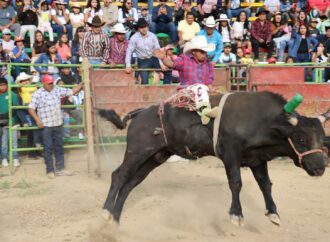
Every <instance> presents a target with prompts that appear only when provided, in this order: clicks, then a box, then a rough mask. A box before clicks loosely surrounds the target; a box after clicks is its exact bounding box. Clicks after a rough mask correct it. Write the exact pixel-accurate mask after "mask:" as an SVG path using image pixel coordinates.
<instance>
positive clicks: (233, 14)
mask: <svg viewBox="0 0 330 242" xmlns="http://www.w3.org/2000/svg"><path fill="white" fill-rule="evenodd" d="M242 11H244V12H245V13H246V17H247V18H249V17H250V16H251V9H249V8H237V9H228V10H227V16H228V18H229V19H230V22H231V19H232V17H238V15H239V14H240V13H241V12H242Z"/></svg>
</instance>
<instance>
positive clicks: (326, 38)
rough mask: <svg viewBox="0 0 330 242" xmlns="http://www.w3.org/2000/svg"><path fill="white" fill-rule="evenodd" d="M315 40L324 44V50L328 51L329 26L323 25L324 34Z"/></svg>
mask: <svg viewBox="0 0 330 242" xmlns="http://www.w3.org/2000/svg"><path fill="white" fill-rule="evenodd" d="M317 40H318V41H319V42H322V43H323V44H324V46H325V49H326V52H327V53H330V26H327V27H325V34H322V35H320V36H319V37H318V38H317Z"/></svg>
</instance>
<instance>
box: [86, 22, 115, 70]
mask: <svg viewBox="0 0 330 242" xmlns="http://www.w3.org/2000/svg"><path fill="white" fill-rule="evenodd" d="M87 24H88V25H89V26H90V27H91V30H90V31H88V32H86V33H85V34H84V36H83V39H82V42H81V48H80V51H81V52H80V56H81V57H86V58H88V61H89V63H90V64H102V65H105V64H106V63H107V61H108V60H109V55H110V40H109V37H108V36H107V35H106V34H104V33H102V30H101V28H102V26H103V25H104V24H105V23H104V22H103V21H102V20H101V18H100V17H99V16H95V17H94V18H93V20H92V23H87Z"/></svg>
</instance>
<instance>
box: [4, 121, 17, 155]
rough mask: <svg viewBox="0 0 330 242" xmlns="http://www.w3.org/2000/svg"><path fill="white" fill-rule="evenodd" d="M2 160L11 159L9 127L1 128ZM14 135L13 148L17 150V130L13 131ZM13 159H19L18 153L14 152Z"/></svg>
mask: <svg viewBox="0 0 330 242" xmlns="http://www.w3.org/2000/svg"><path fill="white" fill-rule="evenodd" d="M0 129H1V133H2V134H1V143H0V146H1V159H8V157H9V153H8V152H9V130H8V128H7V127H1V128H0ZM12 135H13V138H12V140H13V144H12V147H13V149H17V130H13V131H12ZM13 159H18V152H17V151H14V152H13Z"/></svg>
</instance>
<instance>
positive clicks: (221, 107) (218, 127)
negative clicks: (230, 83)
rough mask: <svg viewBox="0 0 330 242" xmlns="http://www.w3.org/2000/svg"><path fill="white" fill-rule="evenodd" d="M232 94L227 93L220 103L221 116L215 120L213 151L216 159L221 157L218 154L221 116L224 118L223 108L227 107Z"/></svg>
mask: <svg viewBox="0 0 330 242" xmlns="http://www.w3.org/2000/svg"><path fill="white" fill-rule="evenodd" d="M231 94H232V93H230V92H227V93H225V94H224V95H223V96H222V97H221V99H220V102H219V114H218V116H217V117H216V118H215V119H214V123H213V150H214V154H215V156H216V157H219V154H218V152H217V143H218V136H219V130H220V120H221V116H222V111H223V107H224V106H225V102H226V100H227V98H228V96H229V95H231Z"/></svg>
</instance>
